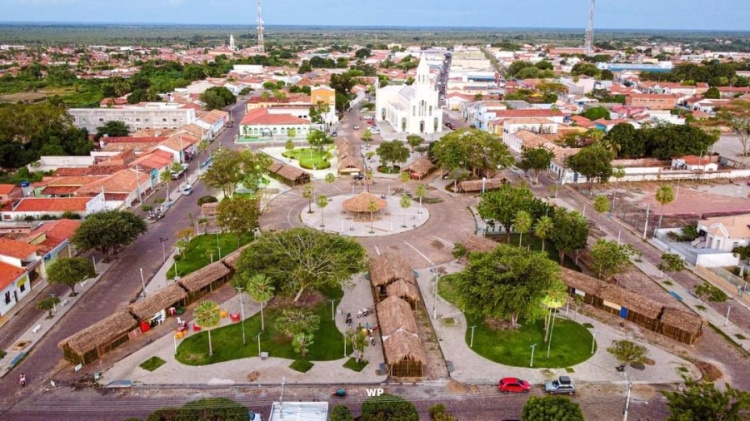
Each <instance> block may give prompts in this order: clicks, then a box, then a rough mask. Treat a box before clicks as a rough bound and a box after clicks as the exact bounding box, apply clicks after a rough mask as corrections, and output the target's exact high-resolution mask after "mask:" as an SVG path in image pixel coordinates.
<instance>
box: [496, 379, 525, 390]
mask: <svg viewBox="0 0 750 421" xmlns="http://www.w3.org/2000/svg"><path fill="white" fill-rule="evenodd" d="M497 388H498V389H499V390H500V391H501V392H503V393H529V390H531V385H530V384H529V382H527V381H526V380H521V379H517V378H515V377H506V378H504V379H501V380H500V382H499V383H498V384H497Z"/></svg>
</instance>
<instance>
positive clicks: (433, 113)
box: [375, 54, 443, 135]
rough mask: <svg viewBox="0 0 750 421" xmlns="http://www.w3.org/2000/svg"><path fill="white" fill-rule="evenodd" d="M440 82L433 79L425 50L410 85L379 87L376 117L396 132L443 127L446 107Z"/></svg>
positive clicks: (433, 130) (418, 132) (409, 132)
mask: <svg viewBox="0 0 750 421" xmlns="http://www.w3.org/2000/svg"><path fill="white" fill-rule="evenodd" d="M439 99H440V96H439V94H438V90H437V86H436V85H435V83H434V82H433V81H432V80H430V67H429V65H428V64H427V60H425V57H424V54H423V55H422V58H421V60H420V61H419V66H418V67H417V76H416V78H415V80H414V83H413V84H412V85H411V86H408V85H391V86H386V87H383V88H379V89H377V91H376V97H375V114H376V119H377V121H387V122H388V123H390V125H391V127H393V129H394V130H395V131H396V133H407V134H417V135H420V134H431V133H440V132H442V131H443V111H442V109H441V108H440V105H439Z"/></svg>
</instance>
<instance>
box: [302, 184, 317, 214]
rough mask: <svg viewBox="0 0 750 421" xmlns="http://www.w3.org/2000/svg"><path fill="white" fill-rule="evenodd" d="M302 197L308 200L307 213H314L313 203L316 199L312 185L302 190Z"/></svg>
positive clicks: (307, 185)
mask: <svg viewBox="0 0 750 421" xmlns="http://www.w3.org/2000/svg"><path fill="white" fill-rule="evenodd" d="M302 197H304V198H305V199H307V213H313V210H312V201H313V197H315V188H314V187H313V185H312V184H306V185H305V187H304V188H303V189H302Z"/></svg>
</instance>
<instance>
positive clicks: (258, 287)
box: [237, 272, 275, 332]
mask: <svg viewBox="0 0 750 421" xmlns="http://www.w3.org/2000/svg"><path fill="white" fill-rule="evenodd" d="M237 275H238V277H239V278H240V282H242V281H245V282H244V284H245V288H246V289H247V294H248V295H249V296H250V298H252V299H253V300H255V301H257V302H258V303H260V330H262V331H264V332H265V330H266V321H265V317H264V316H263V307H264V306H265V304H266V302H267V301H268V300H270V299H271V298H273V295H274V292H275V288H274V286H273V281H272V280H271V278H269V277H268V276H266V275H264V274H262V273H256V274H255V275H252V276H250V277H249V278H248V277H247V276H248V273H247V272H242V273H238V274H237Z"/></svg>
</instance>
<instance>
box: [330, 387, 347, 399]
mask: <svg viewBox="0 0 750 421" xmlns="http://www.w3.org/2000/svg"><path fill="white" fill-rule="evenodd" d="M331 396H338V397H339V398H343V397H344V396H346V389H344V388H341V389H337V390H336V391H335V392H333V393H331Z"/></svg>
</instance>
